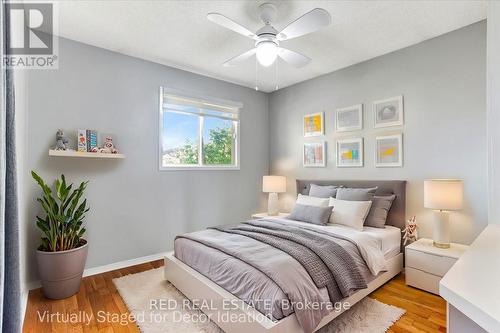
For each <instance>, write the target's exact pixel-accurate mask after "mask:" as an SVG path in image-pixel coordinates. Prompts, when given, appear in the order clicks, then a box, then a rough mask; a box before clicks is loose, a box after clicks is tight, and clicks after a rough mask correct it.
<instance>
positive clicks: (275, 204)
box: [267, 193, 280, 216]
mask: <svg viewBox="0 0 500 333" xmlns="http://www.w3.org/2000/svg"><path fill="white" fill-rule="evenodd" d="M279 213H280V209H279V201H278V193H269V199H268V201H267V215H269V216H276V215H279Z"/></svg>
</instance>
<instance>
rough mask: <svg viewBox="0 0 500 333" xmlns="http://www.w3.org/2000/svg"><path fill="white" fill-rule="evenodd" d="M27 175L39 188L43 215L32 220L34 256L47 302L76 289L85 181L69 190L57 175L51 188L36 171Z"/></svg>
mask: <svg viewBox="0 0 500 333" xmlns="http://www.w3.org/2000/svg"><path fill="white" fill-rule="evenodd" d="M31 175H32V177H33V179H34V180H35V181H36V182H37V183H38V185H39V186H40V188H41V189H42V196H41V197H39V198H37V201H38V202H39V203H40V206H41V207H42V210H43V212H44V214H43V215H44V216H42V217H40V216H37V217H36V225H37V227H38V228H39V229H40V230H41V231H42V237H41V244H40V246H39V247H38V249H37V254H36V257H37V263H38V271H39V274H40V279H41V280H42V289H43V293H44V295H45V297H47V298H51V299H62V298H66V297H69V296H72V295H74V294H76V293H77V292H78V290H79V289H80V282H81V279H82V274H83V269H84V268H85V262H86V260H87V252H88V244H87V241H86V240H85V239H83V238H82V236H83V235H84V233H85V228H84V227H83V221H84V219H85V214H86V213H87V212H88V211H89V207H88V206H87V199H84V198H83V194H84V192H85V189H86V187H87V183H88V182H82V183H81V184H80V185H79V186H78V187H77V188H73V184H69V185H68V184H66V178H65V177H64V175H61V177H60V178H58V179H56V181H55V183H54V188H53V189H51V187H50V186H48V185H47V184H46V183H45V182H44V181H43V179H42V178H41V177H40V176H39V175H37V174H36V172H34V171H31Z"/></svg>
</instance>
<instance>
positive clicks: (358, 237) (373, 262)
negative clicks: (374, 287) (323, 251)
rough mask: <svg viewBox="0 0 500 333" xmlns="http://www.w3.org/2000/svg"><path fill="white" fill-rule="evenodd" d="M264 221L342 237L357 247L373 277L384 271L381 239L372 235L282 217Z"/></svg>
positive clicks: (385, 268)
mask: <svg viewBox="0 0 500 333" xmlns="http://www.w3.org/2000/svg"><path fill="white" fill-rule="evenodd" d="M265 219H266V220H275V221H276V220H277V221H280V222H286V223H290V224H294V225H300V226H304V227H307V228H314V229H317V230H321V231H323V232H325V233H328V234H332V235H337V236H339V237H343V238H346V239H349V240H350V241H352V242H353V243H354V244H356V246H357V247H358V250H359V253H360V254H361V257H362V258H363V260H364V261H365V263H366V266H367V267H368V269H369V270H370V272H371V273H372V274H373V275H377V274H378V273H380V272H383V271H386V270H387V267H386V263H387V260H386V259H385V256H384V252H383V246H382V239H381V238H380V237H377V236H376V235H375V234H373V233H369V232H365V231H358V230H355V229H353V228H349V227H346V226H342V225H335V224H329V225H325V226H323V225H316V224H312V223H305V222H299V221H294V220H289V219H287V218H283V217H267V218H265Z"/></svg>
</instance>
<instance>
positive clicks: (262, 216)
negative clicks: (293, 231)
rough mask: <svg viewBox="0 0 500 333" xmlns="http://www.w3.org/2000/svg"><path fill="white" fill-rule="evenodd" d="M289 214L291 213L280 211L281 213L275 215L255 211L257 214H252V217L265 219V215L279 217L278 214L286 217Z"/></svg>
mask: <svg viewBox="0 0 500 333" xmlns="http://www.w3.org/2000/svg"><path fill="white" fill-rule="evenodd" d="M288 215H290V213H279V215H274V216H270V215H269V214H267V213H255V214H252V219H263V218H265V217H278V216H280V217H285V216H288Z"/></svg>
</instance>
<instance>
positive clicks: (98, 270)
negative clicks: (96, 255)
mask: <svg viewBox="0 0 500 333" xmlns="http://www.w3.org/2000/svg"><path fill="white" fill-rule="evenodd" d="M167 253H168V252H160V253H155V254H152V255H149V256H145V257H140V258H135V259H129V260H123V261H119V262H115V263H112V264H108V265H103V266H97V267H92V268H87V269H85V270H84V271H83V276H84V277H86V276H91V275H96V274H101V273H106V272H110V271H114V270H115V269H120V268H125V267H130V266H135V265H140V264H144V263H147V262H150V261H155V260H159V259H163V258H165V255H166V254H167Z"/></svg>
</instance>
